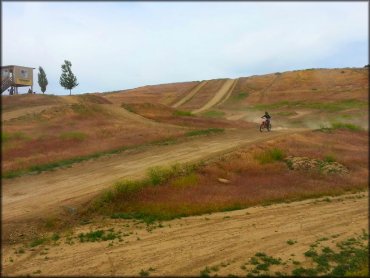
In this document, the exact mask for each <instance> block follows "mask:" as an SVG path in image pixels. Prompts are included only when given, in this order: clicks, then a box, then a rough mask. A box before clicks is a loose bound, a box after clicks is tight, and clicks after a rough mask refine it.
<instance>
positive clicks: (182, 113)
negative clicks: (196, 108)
mask: <svg viewBox="0 0 370 278" xmlns="http://www.w3.org/2000/svg"><path fill="white" fill-rule="evenodd" d="M173 115H174V116H186V117H190V116H194V115H193V113H191V112H190V111H181V110H175V111H174V112H173Z"/></svg>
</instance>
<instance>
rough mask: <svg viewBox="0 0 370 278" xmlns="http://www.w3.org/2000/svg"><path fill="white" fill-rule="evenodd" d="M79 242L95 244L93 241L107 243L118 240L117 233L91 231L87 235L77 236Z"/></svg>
mask: <svg viewBox="0 0 370 278" xmlns="http://www.w3.org/2000/svg"><path fill="white" fill-rule="evenodd" d="M78 238H79V239H80V242H95V241H107V240H114V239H116V238H119V235H118V234H117V233H114V232H112V231H109V232H108V233H105V231H103V230H97V231H92V232H88V233H80V234H79V235H78Z"/></svg>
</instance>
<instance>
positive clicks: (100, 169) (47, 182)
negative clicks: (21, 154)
mask: <svg viewBox="0 0 370 278" xmlns="http://www.w3.org/2000/svg"><path fill="white" fill-rule="evenodd" d="M298 131H299V130H284V131H275V132H271V133H263V134H261V133H260V132H259V131H257V130H256V129H251V130H246V131H240V130H228V131H226V132H225V134H222V135H214V136H207V137H204V136H203V137H199V138H194V139H192V140H187V141H185V142H182V143H178V144H174V145H167V146H156V147H153V146H151V147H150V146H148V147H143V148H139V149H134V150H129V151H125V152H123V153H121V154H116V155H111V156H105V157H101V158H98V159H95V160H90V161H86V162H82V163H79V164H75V165H73V166H72V167H71V168H65V169H58V170H56V171H53V172H44V173H41V174H39V175H28V176H23V177H19V178H14V179H5V180H2V223H3V227H5V228H7V225H8V224H10V225H11V223H17V222H20V221H21V220H26V219H31V218H34V217H35V216H47V215H50V214H51V213H52V211H55V212H60V211H62V210H64V209H65V208H66V207H70V206H76V205H78V204H80V203H81V202H84V201H86V200H88V199H90V198H92V197H93V196H94V195H96V194H97V193H99V192H101V190H103V189H105V188H108V187H110V186H112V185H113V183H114V182H116V181H117V180H120V179H122V178H139V177H141V176H143V175H144V174H145V173H146V171H147V169H148V168H150V167H154V166H164V165H172V164H174V163H186V162H195V161H198V160H200V159H207V158H209V157H212V156H215V155H218V154H220V153H224V152H229V151H231V150H232V149H234V148H237V147H238V146H243V145H248V144H253V143H257V142H259V141H265V140H267V139H272V138H276V137H278V136H282V135H285V134H287V133H292V132H298Z"/></svg>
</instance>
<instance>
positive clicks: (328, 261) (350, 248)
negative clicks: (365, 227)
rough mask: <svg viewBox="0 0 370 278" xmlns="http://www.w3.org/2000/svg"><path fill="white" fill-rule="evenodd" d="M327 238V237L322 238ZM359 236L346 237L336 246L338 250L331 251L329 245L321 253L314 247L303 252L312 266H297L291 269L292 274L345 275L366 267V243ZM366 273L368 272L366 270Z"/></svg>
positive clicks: (367, 260) (367, 248) (367, 259)
mask: <svg viewBox="0 0 370 278" xmlns="http://www.w3.org/2000/svg"><path fill="white" fill-rule="evenodd" d="M322 239H325V240H327V238H322ZM362 241H365V239H363V238H362V237H361V236H358V237H357V238H354V237H353V238H348V239H346V240H344V241H342V242H340V243H337V247H338V248H339V249H340V250H339V251H338V252H335V251H333V250H332V249H330V248H329V247H327V246H326V247H323V248H322V249H321V253H320V254H318V252H317V251H316V250H314V249H312V248H311V249H310V250H308V251H307V252H305V253H304V254H305V256H306V257H309V258H311V259H312V262H313V263H314V266H315V267H314V268H303V267H299V268H297V269H294V270H293V271H292V274H293V275H294V276H316V275H322V274H325V275H328V276H347V275H351V274H352V273H357V272H358V271H360V272H361V271H362V270H364V269H368V264H369V258H368V250H369V246H368V243H367V244H366V245H365V244H364V243H363V242H362ZM367 273H368V272H367Z"/></svg>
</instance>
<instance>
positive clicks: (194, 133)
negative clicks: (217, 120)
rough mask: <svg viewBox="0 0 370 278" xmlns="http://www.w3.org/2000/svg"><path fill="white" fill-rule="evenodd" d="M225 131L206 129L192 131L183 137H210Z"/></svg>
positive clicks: (221, 129)
mask: <svg viewBox="0 0 370 278" xmlns="http://www.w3.org/2000/svg"><path fill="white" fill-rule="evenodd" d="M224 131H225V129H223V128H216V127H215V128H208V129H199V130H193V131H189V132H186V133H185V136H187V137H192V136H199V135H211V134H215V133H222V132H224Z"/></svg>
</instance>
